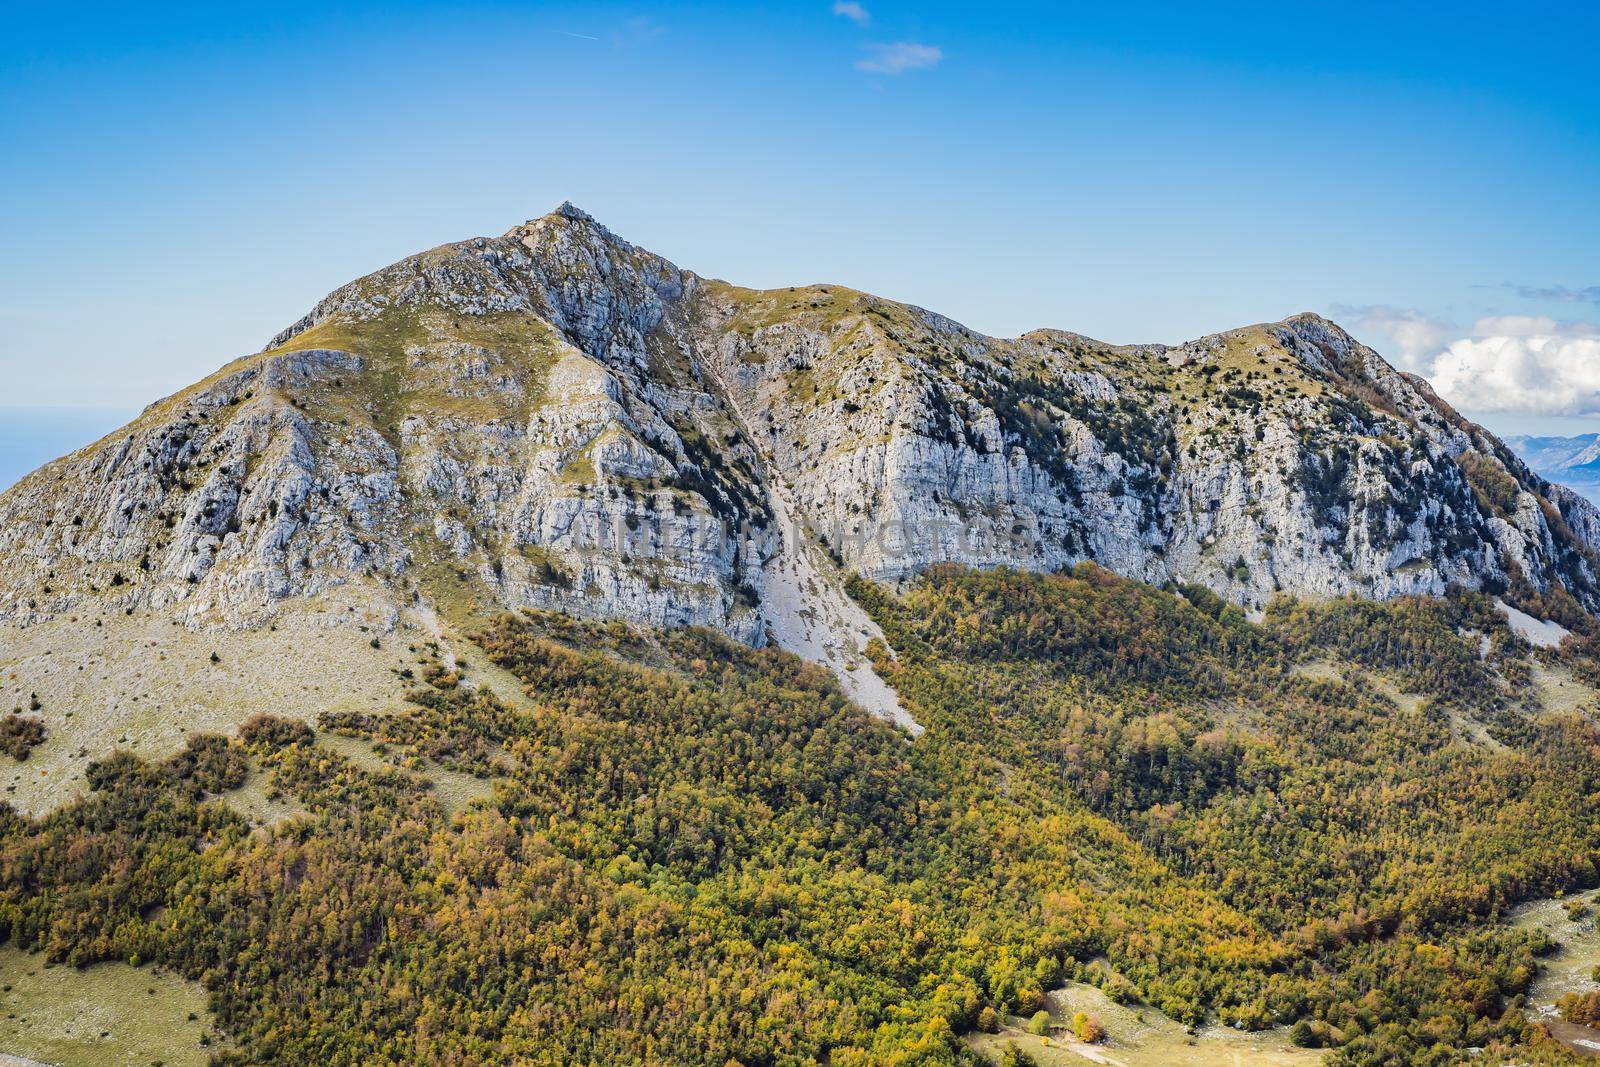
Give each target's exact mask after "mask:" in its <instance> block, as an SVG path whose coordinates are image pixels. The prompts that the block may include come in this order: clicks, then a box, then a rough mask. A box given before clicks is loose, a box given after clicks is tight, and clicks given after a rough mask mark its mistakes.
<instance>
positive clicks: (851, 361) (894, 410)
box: [0, 203, 1600, 713]
mask: <svg viewBox="0 0 1600 1067" xmlns="http://www.w3.org/2000/svg"><path fill="white" fill-rule="evenodd" d="M1597 543H1600V514H1597V513H1596V512H1595V510H1594V509H1593V508H1592V507H1591V506H1590V505H1588V504H1587V503H1586V502H1585V501H1582V500H1581V499H1579V498H1577V497H1576V496H1575V495H1574V494H1571V493H1570V492H1567V491H1565V490H1563V489H1561V488H1560V487H1558V486H1551V485H1550V484H1548V483H1546V482H1544V481H1543V479H1541V478H1539V477H1538V476H1536V475H1534V474H1532V473H1531V472H1530V471H1529V470H1528V469H1527V468H1526V467H1525V466H1523V465H1522V463H1521V462H1520V461H1519V460H1517V459H1516V458H1515V457H1514V456H1513V455H1512V454H1511V453H1510V452H1509V451H1508V450H1506V449H1505V448H1504V447H1503V446H1501V445H1500V444H1499V442H1497V441H1495V439H1494V438H1493V437H1492V436H1491V435H1489V434H1487V433H1486V432H1484V431H1482V430H1481V429H1480V428H1478V427H1475V426H1473V425H1472V424H1470V423H1468V422H1466V420H1464V419H1462V418H1461V417H1460V416H1459V415H1457V414H1456V413H1454V412H1453V411H1451V410H1450V409H1449V408H1448V405H1445V404H1443V402H1442V401H1440V400H1438V398H1437V397H1436V396H1434V395H1433V393H1432V391H1431V390H1430V389H1428V388H1427V386H1426V383H1424V382H1422V381H1421V380H1420V379H1416V378H1414V377H1412V376H1407V375H1404V374H1401V373H1399V372H1397V371H1395V370H1394V368H1392V367H1391V366H1389V364H1388V363H1386V362H1385V361H1384V360H1383V359H1382V358H1381V357H1380V356H1379V355H1378V354H1377V353H1376V352H1374V351H1372V350H1371V349H1370V348H1367V347H1366V346H1364V345H1361V344H1360V343H1359V342H1357V341H1356V340H1355V339H1353V338H1352V337H1350V335H1349V334H1348V333H1346V332H1345V331H1344V330H1342V329H1340V328H1339V327H1338V326H1336V325H1335V324H1333V323H1331V322H1329V321H1328V320H1326V319H1324V318H1322V317H1320V316H1317V315H1313V314H1309V313H1307V314H1301V315H1295V316H1292V317H1290V318H1288V319H1285V320H1283V321H1282V322H1278V323H1268V324H1262V325H1257V326H1249V327H1244V328H1241V329H1237V330H1232V331H1227V332H1225V333H1220V334H1214V335H1210V336H1208V337H1204V338H1200V339H1198V340H1196V341H1192V342H1189V343H1187V344H1183V345H1175V346H1172V345H1129V346H1118V345H1109V344H1106V343H1103V342H1100V341H1096V340H1094V339H1092V338H1088V337H1085V336H1083V335H1080V334H1075V333H1071V332H1068V331H1061V330H1040V331H1035V332H1033V333H1029V334H1027V335H1024V336H1023V337H1020V338H1016V339H1000V338H993V337H988V336H985V335H983V334H980V333H978V332H976V331H973V330H970V329H967V328H966V327H964V326H962V325H961V324H959V323H956V322H954V321H952V320H950V319H947V318H944V317H943V316H940V315H937V314H935V313H933V312H929V311H925V310H923V309H920V308H915V307H911V306H908V305H904V304H898V303H895V302H893V301H888V300H883V299H880V298H877V297H874V296H871V295H870V294H865V293H860V292H856V291H854V290H850V289H847V288H843V287H839V286H830V285H813V286H804V287H795V288H790V289H777V290H765V291H760V290H750V289H742V288H739V287H737V286H733V285H728V284H726V283H723V282H716V281H710V280H707V279H703V278H700V277H699V276H697V275H695V274H693V273H691V272H689V271H685V270H682V269H680V268H679V267H677V266H676V265H674V264H672V263H671V262H669V261H668V260H666V259H663V258H662V257H660V256H657V255H655V254H653V253H651V252H648V251H646V250H643V249H640V248H637V247H636V246H634V245H632V244H630V243H628V242H627V241H625V240H623V239H622V238H620V237H617V236H615V235H614V234H612V233H610V231H608V230H606V229H605V228H604V227H603V226H601V225H600V224H599V223H598V222H596V221H595V220H594V219H593V218H591V217H590V216H589V215H587V214H586V213H584V212H582V211H580V210H579V209H577V208H575V207H573V206H572V205H571V204H570V203H563V204H562V205H561V206H560V207H558V208H557V209H556V210H555V211H554V212H551V213H550V214H548V215H545V216H542V217H540V218H538V219H534V220H532V221H531V222H529V223H526V224H524V225H521V226H518V227H514V228H513V229H511V230H509V231H508V232H506V233H505V234H503V235H501V236H500V237H496V238H485V237H480V238H473V239H470V240H467V241H461V242H456V243H453V244H448V245H443V246H440V247H439V248H435V249H431V250H429V251H426V252H423V253H420V254H418V255H415V256H411V257H409V258H407V259H404V260H402V261H400V262H398V263H395V264H392V265H390V266H388V267H385V268H383V269H381V270H379V271H376V272H374V273H373V274H369V275H367V276H366V277H363V278H360V279H357V280H356V281H354V282H352V283H350V284H349V285H346V286H343V287H341V288H340V289H338V290H336V291H334V292H333V293H331V294H329V295H328V296H327V297H326V298H324V299H323V300H322V301H320V302H319V303H318V304H317V306H316V307H315V308H313V309H312V310H311V311H310V312H309V313H308V314H307V315H306V316H305V317H303V318H302V319H300V320H299V321H298V322H296V323H294V324H293V325H291V326H289V327H288V328H287V329H285V330H283V331H282V332H281V333H279V334H278V335H277V336H275V337H274V338H272V340H271V341H270V342H269V343H268V345H267V347H266V348H265V349H263V350H262V351H261V352H259V353H256V354H253V355H250V356H247V357H244V358H243V359H240V360H236V361H234V362H233V363H230V364H228V365H227V366H226V367H224V368H223V369H222V370H221V371H219V372H217V373H216V374H214V375H212V376H211V377H209V378H207V379H205V380H203V381H202V382H200V383H198V384H196V385H195V386H193V387H191V388H190V389H188V390H185V391H183V392H181V393H179V394H177V395H175V396H173V397H169V398H167V399H166V400H164V401H161V402H159V403H157V404H155V405H152V407H151V408H150V409H148V410H147V411H146V412H145V413H143V414H142V415H141V416H140V417H139V418H138V419H137V420H135V421H134V422H133V423H132V424H130V425H129V426H128V427H125V428H124V429H123V430H121V431H119V432H118V433H116V434H113V435H111V436H110V437H107V438H106V439H105V440H103V441H101V442H98V443H97V444H95V445H92V446H90V447H89V448H86V449H83V450H81V451H79V452H77V453H75V454H74V455H72V456H69V457H66V458H64V459H62V460H58V461H57V462H55V463H53V464H50V465H49V466H47V467H45V468H44V469H42V470H41V471H39V472H36V473H35V474H34V475H32V476H30V477H29V478H27V479H25V480H24V481H23V482H22V483H21V484H19V485H18V486H16V487H15V488H14V489H12V490H11V491H9V492H8V493H6V494H4V495H3V496H0V559H3V560H4V561H5V562H4V564H3V565H0V617H3V618H5V619H9V620H11V621H13V622H17V623H24V624H30V625H31V624H35V623H39V622H43V621H45V620H49V619H52V618H57V617H61V616H63V615H70V614H71V613H73V612H75V611H78V610H81V608H82V607H83V605H85V604H89V603H96V604H103V605H107V606H109V607H111V608H113V609H114V610H117V611H124V612H151V611H156V612H164V613H169V614H171V615H173V616H174V617H175V618H177V619H178V620H179V621H183V622H186V623H188V624H189V625H191V626H196V627H200V626H231V627H251V626H259V625H270V623H271V621H272V620H273V619H274V618H276V617H278V616H279V615H281V613H283V612H285V611H295V610H300V609H301V608H303V607H304V606H306V605H312V604H315V603H317V602H318V601H319V598H323V597H326V596H328V595H330V594H331V593H332V592H333V591H335V590H338V591H340V595H341V596H345V595H355V594H359V596H360V597H361V598H365V601H366V602H368V603H370V604H371V605H373V606H374V608H373V610H374V611H376V612H377V614H378V616H379V617H384V616H385V613H387V617H390V618H393V617H396V616H397V613H399V612H400V611H401V610H404V609H407V607H408V606H409V605H414V604H429V605H436V606H438V607H439V608H440V609H441V610H444V611H446V612H449V611H454V610H458V609H460V610H466V608H465V607H464V606H467V605H472V606H475V607H474V608H473V610H490V609H494V608H499V607H509V608H519V607H540V608H556V609H560V610H563V611H568V612H572V613H575V614H579V615H584V616H590V617H601V618H625V619H631V620H636V621H640V622H646V623H652V624H660V625H684V624H703V625H708V626H714V627H717V628H720V629H722V630H725V631H727V632H728V633H730V634H733V635H734V636H736V637H738V638H740V639H741V640H744V641H748V642H752V643H761V642H763V641H767V640H778V641H780V642H783V643H785V644H788V645H789V646H791V647H796V648H801V649H803V650H804V651H805V653H806V654H807V655H810V656H811V657H812V658H816V659H820V660H822V661H824V662H827V663H829V665H830V666H833V667H834V668H835V669H836V670H838V672H839V673H840V676H841V678H845V679H847V680H849V679H856V680H858V681H861V680H862V679H865V678H866V677H867V675H870V668H865V669H864V668H863V667H862V664H863V663H864V662H865V661H864V659H863V658H862V656H861V649H862V647H863V645H864V642H865V640H866V639H867V638H868V637H870V636H872V631H871V627H870V625H869V624H867V623H866V622H865V621H864V616H860V615H859V612H856V611H853V610H852V609H853V605H852V604H851V602H850V601H849V598H848V597H845V596H844V595H843V593H842V591H841V576H842V575H843V574H844V573H845V572H849V571H853V572H857V573H859V574H862V575H864V576H866V577H869V578H872V579H877V580H883V581H891V582H893V581H899V580H902V579H904V578H906V577H908V576H911V575H914V574H916V573H918V572H919V571H921V570H922V569H924V568H926V567H928V566H929V565H931V564H935V563H959V564H966V565H970V566H976V567H992V566H1016V567H1024V568H1033V569H1054V568H1058V567H1062V566H1066V565H1069V564H1072V563H1074V562H1077V561H1079V560H1084V559H1092V560H1095V561H1097V562H1099V563H1101V564H1102V565H1104V566H1106V567H1108V568H1110V569H1112V570H1115V571H1117V572H1119V573H1122V574H1126V575H1130V576H1133V577H1137V578H1140V579H1144V580H1147V581H1151V582H1164V581H1169V580H1173V581H1180V582H1194V583H1198V584H1202V585H1205V586H1208V587H1210V588H1212V589H1214V590H1215V591H1217V592H1218V593H1220V594H1222V595H1224V596H1225V597H1227V598H1229V599H1231V600H1233V601H1235V602H1238V603H1241V604H1244V605H1246V606H1256V605H1260V604H1262V603H1264V602H1265V601H1266V600H1267V599H1268V598H1270V597H1272V596H1273V595H1275V594H1276V593H1279V592H1283V593H1289V594H1296V595H1311V596H1320V595H1333V594H1343V593H1357V594H1361V595H1368V596H1374V597H1387V596H1393V595H1397V594H1403V593H1418V592H1421V593H1438V592H1442V591H1444V589H1445V588H1446V587H1447V586H1449V585H1452V584H1461V585H1466V586H1472V587H1484V586H1489V587H1493V588H1496V589H1502V588H1504V589H1509V588H1512V587H1517V586H1522V587H1526V588H1527V589H1529V590H1531V591H1535V592H1540V593H1543V592H1547V591H1549V590H1551V589H1552V588H1553V587H1559V589H1560V590H1562V591H1564V592H1565V593H1567V594H1570V595H1572V596H1574V597H1576V598H1577V599H1578V600H1580V601H1581V602H1582V603H1584V604H1585V605H1588V606H1590V607H1596V606H1600V583H1597V580H1596V572H1597V570H1600V564H1597V562H1596V560H1597V557H1596V555H1595V546H1596V544H1597ZM870 688H871V685H870V681H862V682H861V684H859V685H855V688H854V690H853V691H855V692H857V694H858V696H860V697H861V698H862V699H863V700H870V699H874V698H873V697H872V696H871V695H870V694H868V693H867V692H866V691H867V690H868V689H870ZM890 699H892V695H891V697H890ZM880 710H886V713H892V712H893V708H892V707H890V708H887V709H880Z"/></svg>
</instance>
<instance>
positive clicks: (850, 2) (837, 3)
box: [833, 0, 872, 26]
mask: <svg viewBox="0 0 1600 1067" xmlns="http://www.w3.org/2000/svg"><path fill="white" fill-rule="evenodd" d="M833 13H834V14H835V15H843V16H844V17H845V18H847V19H849V20H850V21H851V22H853V23H855V24H856V25H857V26H865V25H866V24H867V23H869V22H871V21H872V15H871V14H869V13H868V12H867V9H866V8H864V7H862V6H861V5H860V4H858V3H856V0H834V4H833Z"/></svg>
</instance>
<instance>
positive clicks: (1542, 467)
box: [1506, 433, 1600, 483]
mask: <svg viewBox="0 0 1600 1067" xmlns="http://www.w3.org/2000/svg"><path fill="white" fill-rule="evenodd" d="M1506 443H1507V444H1509V445H1510V446H1511V447H1512V448H1513V449H1515V450H1516V452H1517V454H1518V455H1519V456H1521V457H1522V458H1523V460H1525V461H1526V462H1527V464H1528V466H1530V467H1532V468H1533V469H1534V470H1536V471H1538V472H1539V473H1540V474H1544V475H1546V476H1548V477H1550V478H1556V479H1562V480H1565V479H1571V480H1573V481H1580V482H1585V483H1587V482H1592V481H1600V433H1586V434H1577V435H1575V436H1572V437H1535V436H1530V435H1528V434H1518V435H1516V436H1514V437H1508V438H1506Z"/></svg>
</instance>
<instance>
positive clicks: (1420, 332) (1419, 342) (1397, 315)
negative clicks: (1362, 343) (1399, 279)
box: [1333, 304, 1461, 370]
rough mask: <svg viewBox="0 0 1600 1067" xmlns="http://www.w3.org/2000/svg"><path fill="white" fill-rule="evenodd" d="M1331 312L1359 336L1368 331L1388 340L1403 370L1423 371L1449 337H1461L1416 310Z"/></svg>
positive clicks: (1370, 307) (1378, 307) (1383, 307)
mask: <svg viewBox="0 0 1600 1067" xmlns="http://www.w3.org/2000/svg"><path fill="white" fill-rule="evenodd" d="M1333 312H1334V314H1335V315H1337V316H1340V317H1344V316H1350V317H1351V322H1352V324H1353V325H1354V326H1355V328H1356V329H1357V330H1358V331H1360V332H1362V333H1366V332H1367V331H1369V330H1370V331H1374V332H1376V333H1381V334H1383V335H1384V336H1385V337H1387V338H1388V339H1389V340H1390V341H1391V342H1392V343H1393V346H1394V348H1393V351H1394V354H1395V356H1396V357H1397V358H1396V360H1395V362H1396V363H1397V364H1398V365H1400V366H1401V367H1403V368H1405V369H1406V370H1421V369H1423V368H1426V367H1427V365H1428V361H1429V360H1430V359H1431V358H1432V357H1433V356H1434V355H1435V354H1437V353H1438V351H1439V350H1440V349H1441V348H1443V347H1444V346H1445V345H1446V344H1448V343H1449V342H1450V340H1451V339H1452V338H1455V337H1459V336H1461V328H1460V327H1459V326H1456V325H1455V324H1453V323H1449V322H1445V321H1443V320H1442V319H1436V318H1434V317H1433V316H1431V315H1427V314H1424V313H1423V312H1421V311H1418V310H1417V309H1416V308H1401V307H1392V306H1390V305H1388V304H1367V305H1364V306H1361V307H1351V306H1349V305H1340V306H1338V307H1336V308H1334V309H1333Z"/></svg>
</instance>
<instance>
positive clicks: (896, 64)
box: [856, 41, 944, 74]
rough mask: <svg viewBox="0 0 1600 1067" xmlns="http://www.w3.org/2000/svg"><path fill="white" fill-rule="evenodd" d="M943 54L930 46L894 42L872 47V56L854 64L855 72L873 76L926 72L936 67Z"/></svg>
mask: <svg viewBox="0 0 1600 1067" xmlns="http://www.w3.org/2000/svg"><path fill="white" fill-rule="evenodd" d="M943 58H944V52H943V51H942V50H941V49H940V48H939V47H938V46H937V45H931V44H917V43H916V42H914V41H896V42H895V43H894V44H878V45H873V46H872V55H870V56H868V57H867V58H866V59H863V60H861V61H860V62H858V63H857V64H856V69H857V70H865V71H870V72H871V73H873V74H901V73H904V72H905V71H908V70H927V69H928V68H929V67H934V66H938V64H939V61H940V60H941V59H943Z"/></svg>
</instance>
